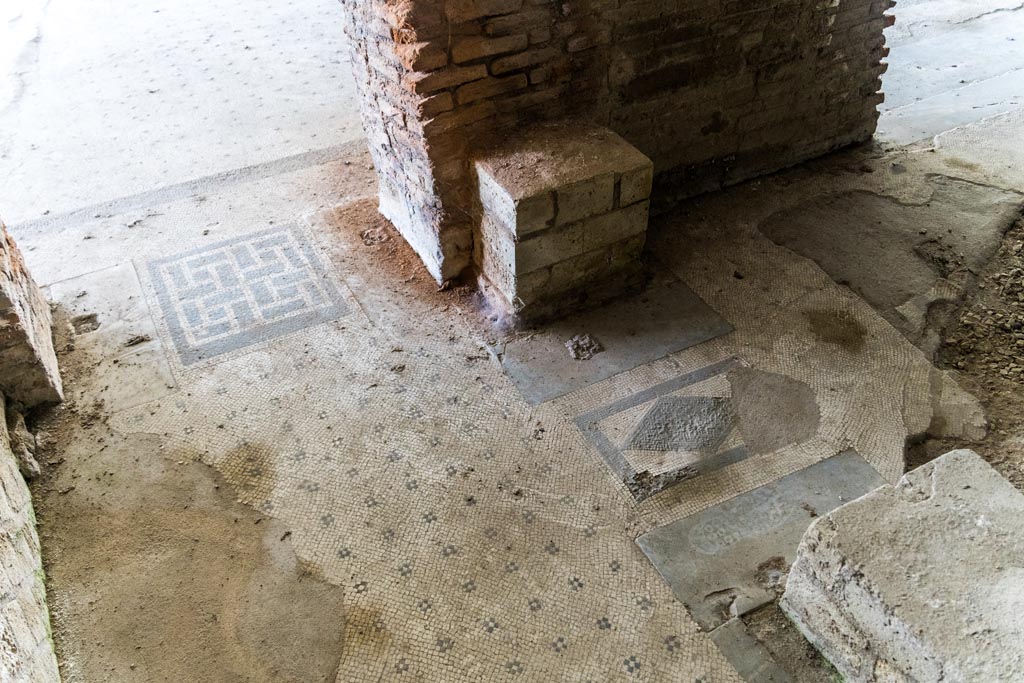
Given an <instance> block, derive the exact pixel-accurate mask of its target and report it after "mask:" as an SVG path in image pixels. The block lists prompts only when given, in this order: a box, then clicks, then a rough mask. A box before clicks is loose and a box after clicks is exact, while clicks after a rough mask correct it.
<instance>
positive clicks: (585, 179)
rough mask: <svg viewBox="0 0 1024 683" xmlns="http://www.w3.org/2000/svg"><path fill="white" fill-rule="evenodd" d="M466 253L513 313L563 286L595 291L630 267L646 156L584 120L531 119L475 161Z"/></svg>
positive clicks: (645, 201)
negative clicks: (472, 222) (473, 216)
mask: <svg viewBox="0 0 1024 683" xmlns="http://www.w3.org/2000/svg"><path fill="white" fill-rule="evenodd" d="M476 173H477V179H478V183H479V202H480V212H481V218H480V228H479V231H478V234H477V239H476V260H477V265H478V268H479V270H480V272H481V273H482V274H483V275H484V277H486V279H487V280H488V281H489V282H490V283H491V284H492V285H493V286H494V287H495V288H496V289H497V290H498V291H500V293H501V295H502V297H503V298H504V300H505V303H506V304H507V305H508V307H509V309H510V310H512V311H513V312H515V313H518V314H523V313H525V312H528V311H529V310H535V309H541V308H546V307H548V306H550V304H552V303H553V301H555V300H557V299H559V298H565V297H566V296H568V295H569V294H570V293H580V292H583V293H586V292H588V291H590V292H593V293H594V294H595V295H597V296H599V297H603V298H607V296H609V295H611V294H614V293H615V290H616V289H624V288H625V287H626V286H627V285H626V283H627V282H628V280H629V274H630V273H633V272H635V271H636V267H637V264H638V259H639V256H640V252H641V251H642V250H643V246H644V242H645V239H646V232H647V219H648V212H649V198H650V193H651V183H652V179H653V165H652V164H651V161H650V159H648V158H647V157H646V156H644V155H643V154H642V153H641V152H640V151H639V150H637V149H636V148H634V147H633V146H632V145H630V144H629V143H628V142H626V141H625V140H623V139H622V138H621V137H619V136H618V135H616V134H615V133H613V132H611V131H609V130H606V129H604V128H600V127H597V126H593V125H589V124H578V123H559V124H549V125H543V126H538V127H535V128H531V129H529V130H526V131H523V132H520V133H517V134H516V135H515V136H514V137H513V139H511V140H509V141H507V142H506V143H504V144H502V145H501V146H500V147H498V148H496V149H493V150H491V151H489V152H487V153H486V154H485V155H483V156H482V157H481V158H479V159H478V160H477V161H476Z"/></svg>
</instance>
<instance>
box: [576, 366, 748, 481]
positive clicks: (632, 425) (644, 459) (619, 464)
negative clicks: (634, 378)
mask: <svg viewBox="0 0 1024 683" xmlns="http://www.w3.org/2000/svg"><path fill="white" fill-rule="evenodd" d="M738 366H739V364H738V363H737V361H735V360H733V359H725V360H722V361H719V362H717V363H712V364H710V365H708V366H705V367H702V368H699V369H697V370H695V371H693V372H689V373H684V374H682V375H680V376H679V377H675V378H673V379H669V380H667V381H664V382H661V383H659V384H656V385H654V386H652V387H649V388H646V389H643V390H640V391H637V392H635V393H633V394H630V395H628V396H625V397H623V398H620V399H618V400H616V401H612V402H610V403H607V404H605V405H602V406H599V407H596V408H593V409H591V410H588V411H587V412H585V413H583V414H582V415H580V416H579V417H577V418H576V424H577V425H578V426H579V428H580V431H581V432H582V433H583V434H584V436H586V438H587V440H588V441H589V442H590V444H591V445H592V446H593V448H594V449H595V450H596V451H597V452H598V453H599V454H600V455H601V457H602V459H603V460H604V461H605V463H606V464H607V465H608V467H609V468H610V469H611V470H612V471H613V472H614V473H615V475H616V476H617V477H618V478H619V480H620V481H621V482H623V483H624V484H625V485H626V487H627V488H628V489H629V491H630V493H631V494H632V495H633V497H634V498H636V499H637V500H638V501H642V500H645V499H647V498H649V497H651V496H653V495H655V494H657V493H659V492H661V491H663V490H665V489H666V488H669V487H671V486H674V485H676V484H679V483H681V482H683V481H686V480H688V479H693V478H695V477H698V476H700V475H701V474H704V473H707V472H711V471H714V470H717V469H721V468H723V467H727V466H729V465H732V464H734V463H737V462H740V461H742V460H744V459H746V458H747V457H749V455H750V452H749V450H748V449H747V448H746V447H745V446H744V445H743V443H742V437H741V435H740V434H739V430H738V429H737V420H736V414H735V410H734V408H733V405H732V400H731V398H730V391H731V388H730V385H729V383H728V381H726V379H725V377H726V373H727V372H728V371H729V370H732V369H734V368H736V367H738Z"/></svg>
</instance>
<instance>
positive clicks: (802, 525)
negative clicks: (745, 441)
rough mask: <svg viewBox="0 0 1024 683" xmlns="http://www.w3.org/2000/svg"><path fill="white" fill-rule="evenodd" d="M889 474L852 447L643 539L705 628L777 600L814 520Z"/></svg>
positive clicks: (650, 556) (657, 565)
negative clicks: (780, 580)
mask: <svg viewBox="0 0 1024 683" xmlns="http://www.w3.org/2000/svg"><path fill="white" fill-rule="evenodd" d="M883 484H885V480H884V479H882V477H881V476H880V475H879V474H878V472H876V471H875V469H874V468H873V467H871V465H870V464H868V462H867V461H866V460H864V458H862V457H861V456H860V455H859V454H858V453H856V452H855V451H846V452H845V453H840V454H839V455H836V456H833V457H831V458H828V459H826V460H822V461H821V462H819V463H816V464H814V465H811V466H810V467H808V468H806V469H803V470H800V471H798V472H794V473H793V474H790V475H788V476H786V477H783V478H782V479H780V480H778V481H775V482H773V483H771V484H767V485H765V486H762V487H760V488H757V489H754V490H753V491H748V492H747V493H744V494H741V495H739V496H737V497H735V498H733V499H732V500H728V501H726V502H724V503H720V504H718V505H715V506H714V507H710V508H708V509H706V510H703V511H702V512H699V513H697V514H695V515H691V516H690V517H684V518H683V519H680V520H678V521H676V522H673V523H672V524H668V525H666V526H663V527H660V528H658V529H655V530H654V531H651V532H649V533H647V534H644V535H643V536H641V537H640V538H638V539H637V543H638V544H639V545H640V548H641V549H643V551H644V553H645V554H646V555H647V557H648V559H650V561H651V563H652V564H653V565H654V566H655V568H656V569H657V570H658V572H660V573H661V575H662V576H663V577H664V578H665V580H666V581H667V582H668V584H669V585H670V586H671V587H672V591H673V592H674V593H675V594H676V597H677V598H679V600H680V602H682V603H683V604H685V605H686V606H687V607H688V608H689V610H690V613H691V614H692V615H693V618H694V619H695V620H696V621H697V623H698V624H700V625H701V627H703V628H704V629H705V630H712V629H714V628H716V627H718V626H720V625H721V624H723V623H725V622H726V621H728V620H729V619H730V618H731V617H734V616H740V615H743V614H746V613H747V612H749V611H751V610H753V609H756V608H758V607H760V606H762V605H764V604H767V603H769V602H771V601H772V600H773V599H775V597H776V595H777V592H778V591H779V590H781V588H782V586H781V585H780V584H778V580H779V579H781V577H782V575H783V574H784V573H785V572H786V571H787V570H788V568H789V565H790V564H791V563H792V562H793V560H794V558H795V557H796V549H797V546H799V545H800V539H801V537H802V536H803V534H804V532H805V531H806V530H807V527H808V526H810V524H811V521H812V520H813V519H814V517H816V516H818V515H824V514H827V513H828V512H831V511H832V510H834V509H835V508H837V507H839V506H840V505H842V504H843V503H846V502H849V501H851V500H854V499H855V498H859V497H861V496H863V495H864V494H866V493H869V492H871V491H873V490H875V489H876V488H878V487H879V486H882V485H883Z"/></svg>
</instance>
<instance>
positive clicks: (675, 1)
mask: <svg viewBox="0 0 1024 683" xmlns="http://www.w3.org/2000/svg"><path fill="white" fill-rule="evenodd" d="M341 3H342V5H343V8H344V10H345V16H346V32H347V33H348V35H349V38H350V44H351V45H352V50H353V57H354V59H353V61H354V63H355V67H356V71H357V80H358V81H359V82H360V86H361V89H362V92H361V96H362V100H363V118H364V123H365V126H366V130H367V135H368V137H369V140H370V145H371V152H372V153H373V156H374V161H375V163H376V165H377V169H378V174H379V176H380V180H381V207H382V211H383V212H384V214H385V215H386V216H387V217H388V218H389V219H390V220H391V221H392V222H393V223H395V225H396V226H397V227H398V229H399V230H400V231H401V232H402V234H403V235H404V236H405V237H406V239H408V240H409V242H410V243H411V244H412V245H413V247H414V248H415V249H416V251H417V252H418V253H419V254H420V256H421V257H422V258H423V260H424V262H425V263H426V264H427V267H428V269H430V271H431V272H432V273H433V274H434V275H435V277H437V278H438V280H439V281H442V280H445V279H448V278H451V277H454V276H455V275H457V274H458V273H459V272H460V271H461V270H462V269H463V268H465V267H466V266H467V265H468V264H469V260H470V259H469V255H470V251H471V246H472V245H471V242H472V238H471V234H472V231H471V226H472V224H473V217H472V216H471V215H470V214H471V208H470V207H471V206H472V203H471V201H470V199H471V194H472V191H473V189H472V188H473V183H474V179H473V178H472V174H471V171H470V169H471V164H470V163H469V162H470V161H471V159H472V155H473V151H472V150H473V149H474V148H475V147H476V146H477V145H478V144H489V143H490V140H489V138H493V137H495V136H498V137H500V136H502V135H504V134H505V133H507V131H508V130H509V129H510V128H511V127H514V126H517V125H522V124H525V123H528V122H531V121H537V120H546V119H555V118H563V117H583V118H586V119H588V120H590V121H593V122H595V123H598V124H601V125H604V126H607V127H609V128H611V129H612V130H614V131H615V132H617V133H619V134H620V135H622V136H623V137H624V138H625V139H626V140H628V141H629V142H630V143H632V144H633V145H635V146H636V147H637V148H639V149H640V150H641V151H642V152H643V153H645V154H646V155H647V156H649V157H650V158H651V159H652V160H653V161H654V164H655V170H656V173H657V176H658V183H657V188H658V189H657V191H656V193H655V196H654V201H655V202H656V204H657V203H659V202H660V203H662V204H663V205H664V204H666V203H668V202H670V201H672V200H675V199H678V198H681V197H685V196H689V195H693V194H696V193H699V192H703V191H707V190H710V189H714V188H716V187H720V186H722V185H725V184H728V183H732V182H737V181H739V180H742V179H745V178H749V177H752V176H755V175H758V174H762V173H766V172H770V171H773V170H777V169H779V168H782V167H785V166H787V165H791V164H793V163H796V162H798V161H801V160H804V159H807V158H810V157H813V156H815V155H819V154H822V153H824V152H827V151H829V150H831V149H834V148H836V147H839V146H843V145H846V144H850V143H852V142H857V141H861V140H864V139H867V138H868V137H870V136H871V134H872V133H873V131H874V127H875V123H876V120H877V113H876V107H877V105H878V103H879V102H880V101H881V96H880V95H879V94H878V92H879V90H880V80H879V78H880V75H881V74H882V72H883V71H884V65H883V64H881V59H882V58H883V57H884V53H885V49H884V47H883V44H884V39H883V36H882V29H883V28H884V26H885V25H886V23H887V22H888V19H887V18H886V17H885V16H884V14H883V13H884V11H885V10H886V9H888V8H889V7H890V6H891V4H892V3H891V2H890V0H561V1H558V2H554V1H551V0H341Z"/></svg>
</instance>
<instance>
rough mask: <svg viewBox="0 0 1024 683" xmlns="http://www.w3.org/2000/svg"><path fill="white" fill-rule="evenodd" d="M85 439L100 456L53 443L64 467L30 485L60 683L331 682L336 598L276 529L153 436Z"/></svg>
mask: <svg viewBox="0 0 1024 683" xmlns="http://www.w3.org/2000/svg"><path fill="white" fill-rule="evenodd" d="M64 417H65V418H68V417H71V416H70V415H66V416H64ZM61 431H62V429H61V428H58V430H56V432H53V431H51V432H50V433H51V434H54V433H60V432H61ZM82 436H83V435H82V434H80V433H79V434H78V437H79V438H81V437H82ZM88 437H89V438H92V439H102V440H103V441H104V442H105V444H106V447H105V448H103V449H101V450H99V451H97V452H94V453H93V454H91V456H88V457H75V455H76V452H77V454H78V455H81V452H80V449H79V448H76V447H75V446H73V445H70V447H68V446H69V444H66V443H61V441H60V440H57V441H55V442H53V443H52V445H51V447H50V448H49V452H50V453H51V455H53V454H55V453H58V452H59V453H62V454H63V455H62V457H63V458H65V459H67V460H69V461H70V462H67V461H66V462H64V463H63V464H61V465H59V466H56V465H55V463H53V462H51V463H49V464H50V466H49V467H48V468H47V472H48V474H47V477H46V478H45V479H44V480H43V481H42V482H40V484H38V485H37V487H36V499H37V500H38V501H40V502H39V504H38V506H37V511H38V518H39V523H40V527H41V529H42V534H43V539H44V541H43V546H44V549H45V550H46V551H47V553H46V559H47V562H46V569H47V574H48V578H49V584H50V586H51V587H52V590H53V593H54V596H55V602H54V627H55V636H56V640H57V643H58V645H59V654H60V657H61V664H62V671H63V675H64V680H65V681H68V683H75V682H76V681H82V682H83V683H84V682H89V683H92V682H97V683H99V682H101V681H111V682H113V681H146V682H148V681H175V682H177V681H185V680H187V681H196V682H197V683H198V682H200V681H207V682H209V683H227V682H231V681H238V682H241V681H252V682H257V681H266V682H267V683H270V682H275V683H277V682H287V681H292V682H295V683H300V682H302V683H305V682H307V681H310V682H312V681H334V678H335V672H336V671H337V668H338V662H339V661H340V658H341V656H342V653H343V644H342V632H343V630H344V621H345V607H344V600H343V591H342V589H341V588H340V587H337V586H331V585H329V584H327V583H326V582H324V581H323V580H322V579H320V578H319V577H317V576H314V575H312V574H310V573H309V571H308V570H307V569H306V568H305V567H304V566H303V565H302V563H300V562H299V561H298V560H297V559H296V557H295V553H294V550H293V548H292V544H291V542H290V540H289V537H290V536H291V532H290V531H289V530H288V528H287V527H286V526H285V525H283V524H281V523H280V522H277V521H275V520H274V519H272V518H270V517H266V516H264V515H260V514H259V513H257V512H255V511H254V510H252V509H251V508H249V507H246V506H244V505H241V504H239V503H237V502H236V501H235V500H234V496H233V492H232V489H231V487H230V486H228V485H227V484H226V483H225V482H224V481H223V479H221V478H220V477H219V475H217V474H216V473H215V472H214V471H213V470H211V469H210V468H208V467H206V466H205V465H201V464H199V463H195V462H193V461H191V460H190V459H188V458H187V456H185V455H183V454H174V453H166V452H161V444H160V439H159V438H157V437H130V438H127V439H124V438H121V437H119V436H118V435H116V434H113V433H111V432H109V431H108V430H107V429H106V428H105V426H102V425H98V426H96V427H95V428H94V430H93V432H92V433H91V434H89V435H88ZM175 458H178V460H175ZM55 489H56V490H55Z"/></svg>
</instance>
